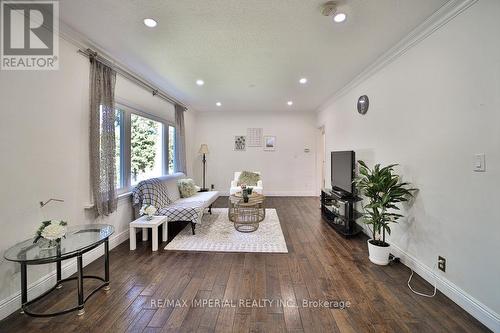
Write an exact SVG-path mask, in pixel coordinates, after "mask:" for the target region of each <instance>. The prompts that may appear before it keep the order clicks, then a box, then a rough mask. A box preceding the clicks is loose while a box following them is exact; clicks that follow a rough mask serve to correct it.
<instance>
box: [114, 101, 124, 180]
mask: <svg viewBox="0 0 500 333" xmlns="http://www.w3.org/2000/svg"><path fill="white" fill-rule="evenodd" d="M123 130H124V126H123V111H121V110H116V111H115V142H116V151H115V159H116V162H115V163H116V188H122V187H124V177H123V168H122V165H123V161H122V158H123V151H122V149H123V146H124V145H123V144H122V137H123V133H122V132H123Z"/></svg>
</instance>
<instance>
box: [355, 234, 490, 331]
mask: <svg viewBox="0 0 500 333" xmlns="http://www.w3.org/2000/svg"><path fill="white" fill-rule="evenodd" d="M360 226H361V227H362V228H363V232H364V233H365V234H366V235H367V236H368V237H371V235H370V234H368V232H367V230H366V228H365V226H364V225H361V224H360ZM391 253H392V254H393V255H395V256H396V257H399V259H400V260H401V263H403V264H404V265H405V266H407V267H409V268H411V269H412V270H413V271H414V272H415V273H417V274H418V275H420V276H421V277H422V278H423V279H424V280H426V281H427V282H429V283H430V284H431V285H434V281H436V282H437V289H438V290H439V291H440V292H442V293H443V294H444V295H446V296H447V297H448V298H449V299H451V300H452V301H453V302H455V303H456V304H457V305H458V306H460V307H461V308H462V309H464V310H465V311H467V312H468V313H469V314H470V315H471V316H473V317H474V318H476V319H477V320H479V321H480V322H481V323H482V324H483V325H485V326H486V327H488V328H489V329H490V330H492V331H493V332H497V333H500V315H499V314H498V313H496V312H494V311H493V310H491V309H490V308H489V307H487V306H486V305H484V304H483V303H481V302H480V301H478V300H477V299H475V298H474V297H472V296H471V295H469V294H468V293H467V292H465V291H464V290H463V289H461V288H460V287H458V286H457V285H456V284H454V283H453V282H451V281H449V280H448V279H446V278H445V277H443V276H441V275H439V274H436V273H435V272H434V271H433V270H432V269H431V268H429V267H428V266H426V265H424V264H423V263H421V262H420V261H419V260H417V258H415V257H414V256H412V255H411V254H409V253H407V252H405V251H403V250H402V249H401V248H399V247H398V246H397V245H394V244H391ZM367 255H368V254H367Z"/></svg>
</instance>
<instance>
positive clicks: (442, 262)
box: [438, 256, 446, 272]
mask: <svg viewBox="0 0 500 333" xmlns="http://www.w3.org/2000/svg"><path fill="white" fill-rule="evenodd" d="M438 268H439V269H440V270H442V271H443V272H446V258H445V257H441V256H438Z"/></svg>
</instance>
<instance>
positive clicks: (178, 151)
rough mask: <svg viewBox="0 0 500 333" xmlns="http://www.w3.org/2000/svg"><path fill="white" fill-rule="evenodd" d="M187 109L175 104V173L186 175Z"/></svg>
mask: <svg viewBox="0 0 500 333" xmlns="http://www.w3.org/2000/svg"><path fill="white" fill-rule="evenodd" d="M185 111H186V109H185V108H184V107H183V106H180V105H179V104H175V148H174V149H175V150H174V151H175V154H174V155H175V157H174V171H175V172H184V173H186V137H185V135H186V130H185V127H184V112H185Z"/></svg>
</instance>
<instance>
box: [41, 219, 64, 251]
mask: <svg viewBox="0 0 500 333" xmlns="http://www.w3.org/2000/svg"><path fill="white" fill-rule="evenodd" d="M67 225H68V223H67V222H65V221H59V220H50V221H43V222H42V224H41V225H40V227H38V230H37V231H36V234H35V240H34V241H33V243H36V242H38V241H39V240H40V239H41V238H43V239H46V240H47V241H48V245H49V246H48V248H50V247H54V246H55V245H57V243H59V242H60V241H61V238H63V237H64V236H65V235H66V226H67Z"/></svg>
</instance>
